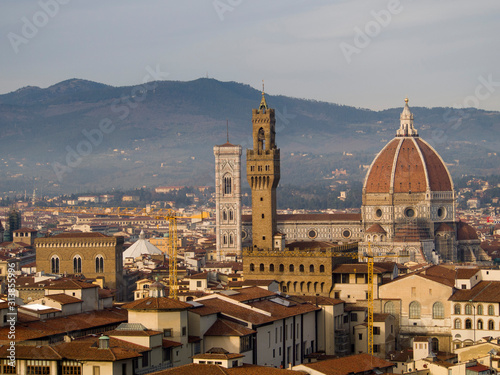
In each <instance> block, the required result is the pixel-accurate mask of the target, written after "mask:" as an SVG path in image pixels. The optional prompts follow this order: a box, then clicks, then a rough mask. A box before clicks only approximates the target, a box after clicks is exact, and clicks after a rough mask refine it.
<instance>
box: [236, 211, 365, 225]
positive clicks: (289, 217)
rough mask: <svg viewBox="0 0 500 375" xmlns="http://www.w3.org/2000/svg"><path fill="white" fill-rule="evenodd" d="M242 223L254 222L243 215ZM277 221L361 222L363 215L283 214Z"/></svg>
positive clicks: (248, 216)
mask: <svg viewBox="0 0 500 375" xmlns="http://www.w3.org/2000/svg"><path fill="white" fill-rule="evenodd" d="M241 221H242V222H252V215H241ZM276 221H277V222H278V223H280V222H286V221H288V222H290V221H309V222H311V221H361V214H343V213H339V214H282V215H276Z"/></svg>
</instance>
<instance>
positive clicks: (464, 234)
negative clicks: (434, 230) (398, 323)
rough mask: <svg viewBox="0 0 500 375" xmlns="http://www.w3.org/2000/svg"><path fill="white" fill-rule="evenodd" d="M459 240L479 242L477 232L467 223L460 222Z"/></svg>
mask: <svg viewBox="0 0 500 375" xmlns="http://www.w3.org/2000/svg"><path fill="white" fill-rule="evenodd" d="M457 239H458V240H459V241H467V240H477V239H478V237H477V232H476V230H475V229H474V228H473V227H472V226H470V225H469V224H467V223H466V222H465V221H459V222H458V225H457Z"/></svg>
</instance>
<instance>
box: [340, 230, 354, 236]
mask: <svg viewBox="0 0 500 375" xmlns="http://www.w3.org/2000/svg"><path fill="white" fill-rule="evenodd" d="M351 234H352V233H351V231H350V230H349V229H344V230H343V231H342V237H344V238H349V237H351Z"/></svg>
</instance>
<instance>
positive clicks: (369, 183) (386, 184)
mask: <svg viewBox="0 0 500 375" xmlns="http://www.w3.org/2000/svg"><path fill="white" fill-rule="evenodd" d="M405 101H406V104H405V107H404V109H403V112H402V113H401V117H400V119H401V126H400V128H399V129H398V131H397V135H396V137H395V138H394V139H393V140H391V141H390V142H389V143H388V144H387V145H386V146H385V147H384V148H383V149H382V151H380V152H379V154H378V155H377V156H376V157H375V160H374V161H373V163H372V165H371V166H370V169H369V170H368V173H367V175H366V179H365V183H364V190H365V193H425V192H426V191H427V190H429V191H435V192H438V191H452V190H453V182H452V179H451V176H450V173H449V172H448V169H447V168H446V166H445V164H444V162H443V160H442V159H441V157H440V156H439V155H438V153H437V152H436V151H435V150H434V149H433V148H432V147H431V146H430V145H429V144H428V143H427V142H425V141H424V140H422V139H420V138H419V136H418V133H417V131H416V130H415V128H414V127H413V114H412V113H411V111H410V108H409V106H408V99H406V100H405Z"/></svg>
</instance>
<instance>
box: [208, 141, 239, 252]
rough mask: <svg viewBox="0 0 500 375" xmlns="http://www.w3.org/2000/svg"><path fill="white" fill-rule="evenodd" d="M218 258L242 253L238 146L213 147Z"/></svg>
mask: <svg viewBox="0 0 500 375" xmlns="http://www.w3.org/2000/svg"><path fill="white" fill-rule="evenodd" d="M214 155H215V202H216V219H215V225H216V237H217V238H216V241H217V245H216V246H217V260H218V261H221V260H225V257H226V254H228V253H233V254H236V255H237V256H238V257H240V256H241V146H240V145H233V144H231V143H229V136H228V139H227V142H226V143H224V144H223V145H220V146H215V147H214Z"/></svg>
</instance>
